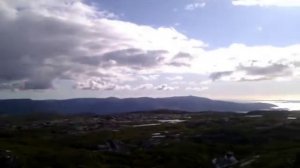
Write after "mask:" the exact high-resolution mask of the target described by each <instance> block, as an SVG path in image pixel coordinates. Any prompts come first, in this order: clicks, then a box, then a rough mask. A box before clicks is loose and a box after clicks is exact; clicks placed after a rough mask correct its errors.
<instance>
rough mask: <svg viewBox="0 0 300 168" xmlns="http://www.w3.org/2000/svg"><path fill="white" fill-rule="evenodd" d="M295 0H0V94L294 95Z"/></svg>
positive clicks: (298, 4) (298, 35) (299, 54)
mask: <svg viewBox="0 0 300 168" xmlns="http://www.w3.org/2000/svg"><path fill="white" fill-rule="evenodd" d="M299 9H300V1H299V0H284V1H283V0H164V1H161V0H151V1H146V0H114V1H111V0H39V1H36V0H2V1H0V37H1V38H0V58H1V61H0V98H2V99H4V98H33V99H49V98H51V99H65V98H74V97H110V96H115V97H141V96H151V97H167V96H185V95H195V96H203V97H210V98H216V99H240V100H253V99H255V100H257V99H259V100H274V99H279V100H284V99H287V100H295V99H300V87H299V86H298V85H299V81H300V79H299V75H300V32H299V28H300V20H299V18H300V10H299Z"/></svg>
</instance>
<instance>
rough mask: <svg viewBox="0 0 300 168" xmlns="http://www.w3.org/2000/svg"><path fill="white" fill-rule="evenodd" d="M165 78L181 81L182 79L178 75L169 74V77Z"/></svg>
mask: <svg viewBox="0 0 300 168" xmlns="http://www.w3.org/2000/svg"><path fill="white" fill-rule="evenodd" d="M167 80H169V81H181V80H183V77H182V76H179V75H177V76H171V77H167Z"/></svg>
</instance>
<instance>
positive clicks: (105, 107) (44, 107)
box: [0, 96, 275, 114]
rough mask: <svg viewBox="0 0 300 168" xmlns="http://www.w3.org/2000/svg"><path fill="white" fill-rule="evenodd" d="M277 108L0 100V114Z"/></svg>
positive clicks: (190, 101) (184, 101)
mask: <svg viewBox="0 0 300 168" xmlns="http://www.w3.org/2000/svg"><path fill="white" fill-rule="evenodd" d="M272 107H275V105H273V104H267V103H235V102H228V101H219V100H211V99H207V98H202V97H194V96H187V97H167V98H148V97H142V98H125V99H119V98H82V99H68V100H31V99H10V100H0V113H26V112H57V113H97V114H108V113H121V112H131V111H147V110H157V109H169V110H182V111H188V112H197V111H235V112H244V111H253V110H262V109H264V110H268V109H271V108H272Z"/></svg>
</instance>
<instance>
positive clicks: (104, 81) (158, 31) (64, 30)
mask: <svg viewBox="0 0 300 168" xmlns="http://www.w3.org/2000/svg"><path fill="white" fill-rule="evenodd" d="M0 36H1V39H0V52H1V62H0V85H1V87H0V88H1V89H19V90H26V89H51V88H53V81H54V80H61V79H68V80H73V81H74V82H75V83H77V84H76V86H77V87H76V88H80V89H89V88H90V89H96V88H97V89H99V88H100V89H101V88H102V89H104V90H109V89H115V88H120V87H119V85H121V84H122V83H124V82H126V81H130V80H132V76H135V78H136V77H141V78H142V76H145V74H149V73H155V72H157V71H161V69H162V70H163V68H162V67H164V66H168V62H170V60H172V57H174V55H175V54H176V53H179V52H183V51H188V52H192V51H195V50H198V49H199V48H202V47H204V46H205V44H204V43H203V42H202V41H200V40H195V39H191V38H188V37H186V36H185V35H184V34H182V33H180V32H178V31H177V30H175V29H174V28H172V27H158V28H154V27H151V26H146V25H137V24H135V23H131V22H126V21H122V20H119V19H118V16H117V15H116V14H114V13H111V12H109V11H106V10H103V9H100V8H96V7H95V6H91V5H88V4H86V3H84V1H81V0H41V1H38V2H36V1H33V0H28V1H23V0H10V1H1V2H0ZM103 74H105V75H103ZM107 76H109V80H108V77H107Z"/></svg>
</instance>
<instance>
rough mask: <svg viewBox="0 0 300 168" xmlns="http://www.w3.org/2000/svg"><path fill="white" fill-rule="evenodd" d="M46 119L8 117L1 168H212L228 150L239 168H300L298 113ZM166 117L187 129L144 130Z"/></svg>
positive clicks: (0, 145)
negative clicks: (176, 119)
mask: <svg viewBox="0 0 300 168" xmlns="http://www.w3.org/2000/svg"><path fill="white" fill-rule="evenodd" d="M141 113H142V112H141ZM273 114H274V115H273ZM45 115H47V114H44V115H43V116H36V114H32V116H30V117H28V116H26V117H25V116H23V117H20V116H19V117H18V116H1V125H0V126H1V130H0V149H1V151H0V164H1V165H2V166H1V167H3V165H4V168H5V167H22V168H46V167H47V168H50V167H52V168H73V167H75V168H76V167H78V168H94V167H95V168H96V167H97V168H99V167H100V168H102V167H103V168H129V167H136V168H154V167H155V168H168V167H170V168H174V167H180V168H195V167H199V168H201V167H203V168H209V167H214V165H213V164H212V160H213V159H214V158H217V157H219V156H223V155H224V154H225V153H226V152H228V151H232V152H233V153H234V155H235V157H236V158H237V160H238V161H239V163H238V164H235V165H233V166H232V167H244V168H279V167H280V168H281V167H284V168H299V167H300V134H299V132H300V120H299V119H298V118H299V117H300V113H297V112H276V113H275V112H274V113H270V112H252V113H248V114H236V113H212V112H203V113H184V112H180V113H179V112H170V111H156V112H147V116H148V119H147V118H144V117H143V118H140V117H139V116H144V114H140V113H128V114H122V115H113V116H95V115H86V116H80V115H77V116H61V115H49V118H47V117H45ZM130 117H131V118H130ZM287 117H292V118H290V119H288V118H287ZM128 118H130V120H129V119H128ZM161 118H163V119H166V118H168V119H174V118H178V119H182V120H183V119H184V120H185V122H178V123H168V122H166V123H160V124H157V125H152V126H136V125H139V124H145V123H157V119H161ZM95 123H96V124H95ZM95 125H100V126H101V127H100V126H99V127H96V128H94V126H95ZM92 128H93V129H92Z"/></svg>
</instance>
